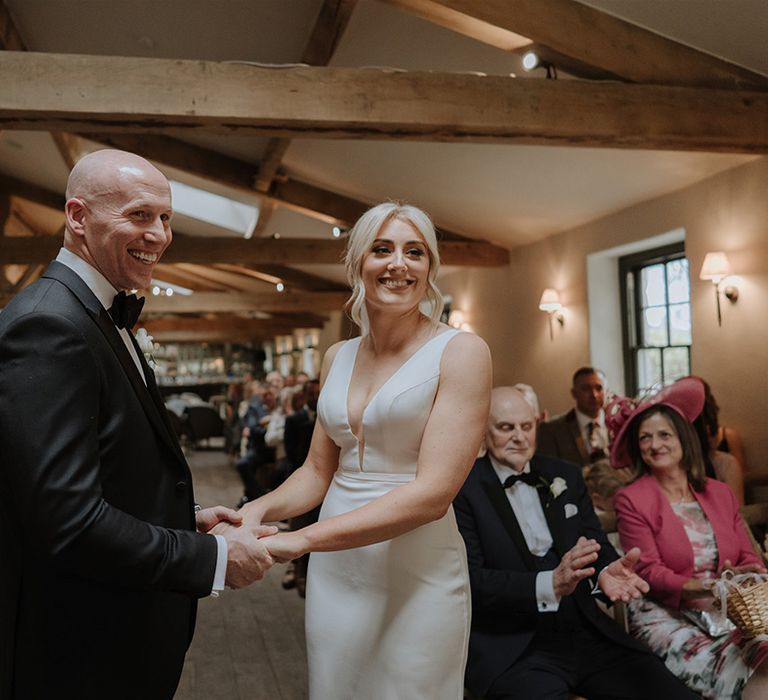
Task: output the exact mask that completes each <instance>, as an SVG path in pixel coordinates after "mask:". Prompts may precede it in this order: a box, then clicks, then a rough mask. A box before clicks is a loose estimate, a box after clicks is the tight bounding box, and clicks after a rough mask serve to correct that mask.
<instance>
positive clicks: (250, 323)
mask: <svg viewBox="0 0 768 700" xmlns="http://www.w3.org/2000/svg"><path fill="white" fill-rule="evenodd" d="M144 320H145V319H144V318H142V324H144ZM327 320H328V316H318V315H315V314H285V315H276V316H274V317H272V318H263V319H262V318H245V317H244V316H234V315H232V314H219V315H217V316H216V318H199V317H194V316H162V317H156V318H152V317H150V318H147V319H146V328H147V330H148V331H149V332H150V333H152V332H158V333H159V332H162V331H179V330H188V331H202V330H208V331H227V330H232V331H235V330H238V331H249V330H252V329H258V328H264V327H279V328H281V329H292V328H317V327H321V326H322V325H323V324H324V323H325V322H326V321H327Z"/></svg>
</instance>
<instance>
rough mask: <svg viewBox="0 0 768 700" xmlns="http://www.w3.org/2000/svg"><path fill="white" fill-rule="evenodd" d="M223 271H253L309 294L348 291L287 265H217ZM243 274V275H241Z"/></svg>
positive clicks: (338, 284)
mask: <svg viewBox="0 0 768 700" xmlns="http://www.w3.org/2000/svg"><path fill="white" fill-rule="evenodd" d="M216 267H218V268H221V269H226V270H230V271H231V272H237V271H243V270H245V271H251V272H254V273H257V274H259V273H261V274H264V275H268V276H269V277H271V278H273V279H274V280H275V281H277V280H281V281H282V282H285V283H286V284H288V285H291V286H292V287H295V288H296V289H300V290H303V291H308V292H343V291H346V290H347V286H346V285H345V284H340V283H338V282H334V281H333V280H329V279H326V278H325V277H320V276H319V275H313V274H311V273H309V272H304V271H303V270H296V269H295V268H292V267H288V266H287V265H274V264H267V263H265V264H262V265H239V266H238V265H216ZM241 274H242V273H241Z"/></svg>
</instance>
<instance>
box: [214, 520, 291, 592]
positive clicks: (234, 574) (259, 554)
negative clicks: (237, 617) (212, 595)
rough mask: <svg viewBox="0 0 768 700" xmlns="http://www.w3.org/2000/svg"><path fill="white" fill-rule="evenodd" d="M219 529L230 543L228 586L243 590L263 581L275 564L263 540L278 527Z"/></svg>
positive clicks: (228, 547) (218, 532)
mask: <svg viewBox="0 0 768 700" xmlns="http://www.w3.org/2000/svg"><path fill="white" fill-rule="evenodd" d="M216 530H217V534H220V535H222V536H223V537H224V538H225V539H226V540H227V574H226V579H225V582H226V584H227V586H229V587H230V588H242V587H243V586H248V585H249V584H251V583H253V582H254V581H259V580H261V579H262V578H263V577H264V574H265V573H266V571H267V570H268V569H269V568H270V567H271V566H272V564H273V563H274V561H273V560H272V556H271V555H270V553H269V552H268V551H267V548H266V547H265V546H264V543H263V542H261V541H260V540H259V538H260V537H267V536H268V535H274V534H275V533H276V532H277V528H276V527H272V526H270V525H257V526H255V527H251V526H248V525H243V526H240V527H232V526H224V527H222V526H221V525H219V526H218V527H217V528H216Z"/></svg>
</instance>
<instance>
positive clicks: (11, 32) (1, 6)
mask: <svg viewBox="0 0 768 700" xmlns="http://www.w3.org/2000/svg"><path fill="white" fill-rule="evenodd" d="M24 48H25V47H24V41H23V40H22V38H21V35H20V34H19V32H18V31H17V29H16V24H15V23H14V21H13V19H12V18H11V14H10V12H8V8H7V7H6V6H5V3H4V2H2V0H0V49H3V50H7V51H23V50H24Z"/></svg>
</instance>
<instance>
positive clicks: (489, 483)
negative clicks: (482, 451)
mask: <svg viewBox="0 0 768 700" xmlns="http://www.w3.org/2000/svg"><path fill="white" fill-rule="evenodd" d="M481 464H482V465H483V474H482V476H483V478H482V484H483V489H484V490H485V493H486V495H487V496H488V499H489V500H490V501H491V505H493V508H494V510H495V511H496V513H497V514H498V516H499V518H500V519H501V522H502V524H503V525H504V529H505V530H506V531H507V534H509V536H510V537H511V538H512V541H513V542H514V543H515V546H516V547H517V550H518V552H519V553H520V556H521V557H522V558H523V561H524V562H525V565H526V566H527V567H528V568H529V569H535V568H536V567H535V563H534V559H533V555H532V554H531V551H530V550H529V549H528V545H527V544H526V542H525V537H524V536H523V531H522V530H521V529H520V525H519V524H518V522H517V518H516V517H515V512H514V511H513V510H512V506H511V505H510V504H509V500H507V494H506V493H505V491H504V487H503V486H502V485H501V482H500V481H499V478H498V476H496V472H495V471H494V470H493V467H492V466H491V463H490V461H489V460H488V459H487V458H486V459H483V460H482V461H481Z"/></svg>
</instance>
